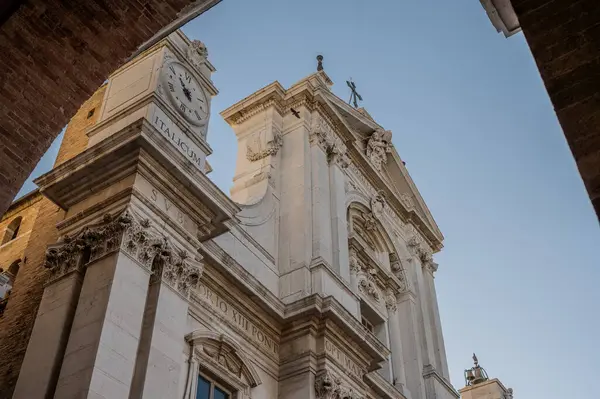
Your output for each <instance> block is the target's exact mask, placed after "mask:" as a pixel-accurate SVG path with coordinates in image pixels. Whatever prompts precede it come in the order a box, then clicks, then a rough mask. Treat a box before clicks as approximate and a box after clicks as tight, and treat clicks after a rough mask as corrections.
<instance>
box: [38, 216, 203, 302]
mask: <svg viewBox="0 0 600 399" xmlns="http://www.w3.org/2000/svg"><path fill="white" fill-rule="evenodd" d="M151 227H152V226H151V222H150V220H148V219H145V218H137V217H135V216H134V215H133V213H132V212H131V211H130V210H125V211H123V212H121V213H119V214H116V215H111V214H108V213H107V214H105V215H104V217H103V220H102V222H101V223H99V224H94V225H90V226H86V227H84V228H83V229H81V230H80V231H79V232H78V233H76V234H74V235H64V236H62V237H61V238H60V239H59V242H58V243H56V244H53V245H50V246H49V247H48V248H47V249H46V257H45V260H44V267H45V268H46V269H48V270H49V271H50V276H49V282H52V281H55V280H57V279H59V278H61V277H62V276H64V275H66V274H68V273H70V272H72V271H76V270H82V269H83V268H84V267H85V266H87V265H88V264H90V263H91V262H93V261H95V260H97V259H99V258H101V257H103V256H105V255H107V254H109V253H112V252H115V251H118V250H123V251H124V252H125V253H127V254H128V255H129V256H130V257H132V258H133V259H134V260H135V261H137V262H138V263H139V264H140V265H141V266H142V267H143V268H144V269H146V270H147V271H148V272H150V273H152V278H153V279H157V278H161V279H162V280H163V281H164V282H165V283H166V284H168V285H169V286H170V287H172V288H173V289H175V290H176V291H177V292H179V293H180V294H181V295H183V296H185V297H187V296H188V295H189V292H190V289H191V288H194V287H195V286H196V285H197V283H198V281H199V280H200V276H201V275H202V270H203V266H202V264H201V263H200V262H199V260H200V259H192V258H191V257H190V256H189V254H188V253H187V252H186V251H185V250H183V249H179V248H177V247H175V246H173V245H172V244H171V243H170V242H169V240H168V238H167V237H165V236H161V235H159V234H157V233H156V232H154V231H152V229H151ZM86 253H89V259H87V260H85V259H84V256H85V254H86ZM155 260H156V262H155ZM84 261H85V263H84Z"/></svg>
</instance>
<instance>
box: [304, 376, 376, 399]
mask: <svg viewBox="0 0 600 399" xmlns="http://www.w3.org/2000/svg"><path fill="white" fill-rule="evenodd" d="M315 393H316V399H364V396H363V395H361V394H360V393H358V392H356V391H355V390H354V389H353V388H351V387H349V386H347V385H345V384H344V383H343V382H342V379H341V378H340V377H339V376H337V375H335V374H333V373H331V372H329V370H325V372H324V373H322V374H321V375H319V376H318V377H317V378H315Z"/></svg>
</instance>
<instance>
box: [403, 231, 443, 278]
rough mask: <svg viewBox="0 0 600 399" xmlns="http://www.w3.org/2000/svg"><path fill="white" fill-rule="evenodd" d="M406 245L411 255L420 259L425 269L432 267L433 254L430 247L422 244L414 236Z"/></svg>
mask: <svg viewBox="0 0 600 399" xmlns="http://www.w3.org/2000/svg"><path fill="white" fill-rule="evenodd" d="M406 244H407V245H408V250H409V251H410V253H411V254H412V255H414V256H417V257H418V258H419V260H420V261H421V264H422V266H423V267H430V265H431V264H432V263H433V254H432V251H431V249H429V247H428V246H426V245H424V243H422V242H420V241H419V240H418V239H417V237H416V236H414V235H413V236H411V237H410V238H409V239H408V241H407V242H406ZM436 270H437V268H436Z"/></svg>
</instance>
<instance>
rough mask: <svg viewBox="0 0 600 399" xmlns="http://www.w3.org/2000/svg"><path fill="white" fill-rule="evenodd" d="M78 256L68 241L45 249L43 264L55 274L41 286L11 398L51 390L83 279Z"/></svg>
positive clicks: (37, 395)
mask: <svg viewBox="0 0 600 399" xmlns="http://www.w3.org/2000/svg"><path fill="white" fill-rule="evenodd" d="M81 255H82V254H81V253H78V252H77V251H74V245H72V244H71V245H70V244H69V243H63V244H58V245H54V246H51V247H50V248H49V249H48V250H47V257H46V264H45V266H46V267H48V268H51V269H54V268H55V269H56V273H52V275H51V277H50V281H49V282H48V285H47V286H46V288H45V289H44V294H43V295H42V300H41V302H40V307H39V309H38V313H37V316H36V319H35V324H34V326H33V330H32V332H31V338H30V339H29V344H28V345H27V351H26V352H25V358H24V359H23V364H22V366H21V371H20V373H19V379H18V380H17V385H16V387H15V391H14V393H13V398H14V399H29V398H45V397H51V396H52V394H53V393H54V388H55V387H56V382H57V379H58V373H59V371H60V365H61V362H62V359H63V356H64V353H65V348H66V345H67V339H68V337H69V331H70V330H71V324H72V323H73V317H74V315H75V308H76V306H77V300H78V298H79V293H80V291H81V284H82V281H83V268H82V267H81V265H82V262H83V259H82V256H81Z"/></svg>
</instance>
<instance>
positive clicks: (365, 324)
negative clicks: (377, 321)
mask: <svg viewBox="0 0 600 399" xmlns="http://www.w3.org/2000/svg"><path fill="white" fill-rule="evenodd" d="M360 322H361V323H362V325H363V327H364V328H366V329H367V330H369V331H370V332H372V333H374V332H375V328H374V327H373V324H371V322H370V321H369V320H367V319H366V318H365V317H364V316H361V317H360Z"/></svg>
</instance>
